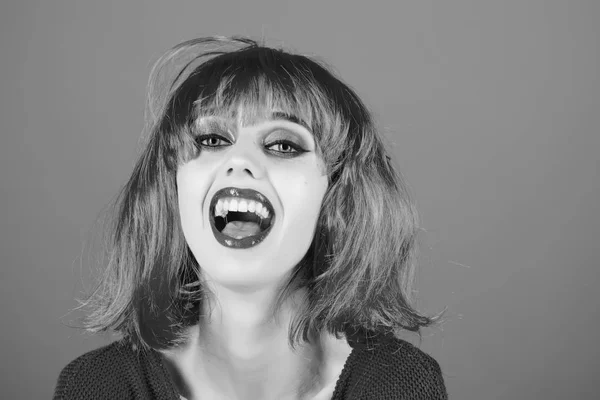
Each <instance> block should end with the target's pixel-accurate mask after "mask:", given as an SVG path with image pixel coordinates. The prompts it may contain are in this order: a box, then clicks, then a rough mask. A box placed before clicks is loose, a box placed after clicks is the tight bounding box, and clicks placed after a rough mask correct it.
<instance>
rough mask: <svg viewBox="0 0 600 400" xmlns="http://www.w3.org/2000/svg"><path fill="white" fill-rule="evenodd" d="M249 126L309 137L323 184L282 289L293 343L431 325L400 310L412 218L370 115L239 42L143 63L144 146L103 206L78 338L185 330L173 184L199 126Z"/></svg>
mask: <svg viewBox="0 0 600 400" xmlns="http://www.w3.org/2000/svg"><path fill="white" fill-rule="evenodd" d="M240 110H241V112H242V113H243V118H242V120H243V121H244V122H245V123H251V122H252V121H253V120H255V119H257V118H261V117H262V116H264V115H266V114H265V113H270V112H272V111H273V110H278V111H281V112H285V113H287V114H290V115H293V116H296V117H298V118H300V119H301V120H302V121H303V122H305V123H306V124H307V125H308V127H309V128H310V130H311V132H312V133H313V135H314V136H315V141H316V143H317V152H318V154H319V155H320V156H321V157H322V159H323V160H324V164H325V166H326V168H327V171H326V172H327V176H328V180H329V185H328V189H327V191H326V194H325V197H324V200H323V204H322V207H321V211H320V215H319V219H318V221H317V228H316V233H315V236H314V239H313V241H312V244H311V246H310V248H309V250H308V252H307V254H306V255H305V257H304V258H303V260H302V261H301V262H300V263H299V264H298V265H297V266H296V267H295V268H294V269H293V270H292V273H291V275H290V277H289V280H288V281H287V282H285V284H284V285H283V286H282V288H281V291H280V295H279V297H278V301H277V304H281V303H282V302H283V300H285V298H286V297H287V296H288V295H290V293H292V292H294V291H295V290H296V289H298V288H306V289H307V290H306V293H307V295H306V297H305V298H304V301H303V304H302V306H301V308H300V309H299V310H298V311H297V312H296V314H295V316H294V318H293V320H292V323H291V326H290V330H289V340H290V343H291V344H292V346H295V345H296V344H298V343H300V342H302V341H310V338H311V337H314V335H317V334H319V333H320V332H323V331H325V330H326V331H328V332H330V333H332V334H335V335H336V336H338V337H339V336H340V335H352V334H354V333H355V332H356V331H357V330H360V329H364V330H367V331H370V332H375V333H382V334H385V335H389V334H394V335H398V334H399V332H401V331H402V330H409V331H413V332H419V329H420V328H421V327H424V326H427V325H430V324H432V323H433V322H435V317H427V316H425V315H422V314H420V313H419V312H417V311H416V310H415V309H414V308H413V307H412V306H411V302H412V299H411V294H412V283H413V277H414V268H415V253H416V234H417V230H418V220H417V213H416V211H415V208H414V206H413V203H412V202H411V199H410V196H409V193H408V191H407V187H406V185H405V183H404V182H403V180H402V178H401V175H400V174H399V173H398V172H397V171H396V170H395V168H394V166H393V164H392V162H391V159H390V157H389V155H388V154H387V152H386V148H385V146H384V141H383V139H382V137H381V135H380V134H379V132H378V131H377V129H376V127H375V124H374V122H373V119H372V116H371V113H370V112H369V110H368V109H367V107H365V105H364V104H363V102H362V101H361V100H360V98H359V97H358V96H357V94H356V93H355V92H354V91H353V90H352V89H351V88H350V87H348V86H347V85H346V84H344V83H343V82H341V81H340V80H339V79H338V78H337V77H335V76H334V75H333V73H331V72H330V71H329V70H328V69H327V68H326V67H325V66H324V65H323V64H322V63H320V62H317V61H315V60H312V59H310V58H308V57H306V56H303V55H297V54H290V53H289V52H285V51H283V50H280V49H274V48H269V47H265V46H262V45H259V44H258V43H257V42H255V41H253V40H250V39H246V38H237V37H235V38H223V37H211V38H200V39H194V40H190V41H186V42H184V43H181V44H179V45H177V46H175V47H174V48H172V49H171V50H169V51H168V52H167V53H166V54H164V55H163V56H162V57H161V58H160V59H159V60H158V61H157V62H156V64H155V65H154V67H153V69H152V72H151V74H150V80H149V84H148V96H147V107H146V114H145V119H146V125H145V128H144V129H145V130H144V138H145V141H146V144H145V147H144V149H143V151H142V154H141V156H140V158H139V159H138V161H137V163H136V165H135V167H134V169H133V173H132V174H131V177H130V178H129V180H128V182H127V183H126V184H125V185H124V187H123V188H122V189H121V191H120V192H119V195H118V196H117V198H116V200H115V203H114V205H113V206H114V213H113V218H114V222H113V223H112V226H111V229H110V231H109V232H110V234H111V242H110V247H109V249H108V255H109V257H108V263H107V266H106V270H105V273H104V275H103V276H102V277H101V279H100V280H99V282H98V285H97V286H96V287H95V289H94V290H93V291H92V292H91V293H90V294H89V295H88V296H87V298H86V299H84V300H83V301H82V306H87V307H89V308H91V312H90V313H89V314H88V315H87V317H86V318H85V319H84V328H86V329H87V330H88V331H91V332H100V331H106V330H113V331H117V332H119V333H121V334H123V335H124V336H125V337H128V338H129V339H130V340H132V342H133V343H134V344H136V345H138V346H139V347H141V348H143V349H149V348H154V349H166V348H168V347H170V346H172V345H174V344H176V343H180V342H181V341H182V340H184V339H183V337H184V336H183V332H184V331H185V329H186V328H188V327H190V326H192V325H194V324H196V323H197V322H198V320H199V313H200V310H202V307H201V305H202V302H203V301H206V298H207V295H208V292H207V289H206V288H205V285H203V284H202V271H201V267H200V266H199V265H198V263H197V262H196V260H195V258H194V256H193V254H192V253H191V251H190V249H189V247H188V246H187V244H186V241H185V238H184V237H183V232H182V229H181V226H180V221H179V212H178V206H177V204H178V203H177V187H176V181H175V176H176V172H177V168H178V166H179V165H181V163H183V162H185V161H187V160H190V159H191V158H193V157H196V156H197V155H198V152H199V151H200V150H199V148H198V146H196V145H195V140H194V139H195V132H196V129H195V123H196V121H197V119H198V117H199V116H204V115H219V116H228V117H231V116H234V115H235V114H236V113H237V112H238V111H240Z"/></svg>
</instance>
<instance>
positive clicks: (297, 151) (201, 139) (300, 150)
mask: <svg viewBox="0 0 600 400" xmlns="http://www.w3.org/2000/svg"><path fill="white" fill-rule="evenodd" d="M211 139H216V140H219V141H221V142H224V143H226V144H221V145H218V144H216V145H209V144H207V143H203V142H205V141H207V140H211ZM196 142H197V143H198V145H199V146H200V147H202V148H203V149H205V150H207V151H218V149H219V148H221V147H227V146H231V144H232V143H231V141H229V139H226V138H224V137H223V136H220V135H216V134H214V133H213V134H208V135H201V136H199V137H198V138H197V139H196ZM277 145H279V146H281V145H287V146H289V147H290V148H291V150H292V151H280V150H273V149H271V147H273V146H277ZM265 148H266V150H267V151H268V152H269V153H272V154H276V155H278V156H281V157H288V158H289V157H296V156H299V155H300V154H302V153H306V151H307V150H304V149H303V148H302V147H300V146H299V145H298V144H296V143H294V142H292V141H290V140H285V139H280V140H276V141H274V142H271V143H269V144H268V145H267V146H265Z"/></svg>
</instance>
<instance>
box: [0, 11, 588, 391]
mask: <svg viewBox="0 0 600 400" xmlns="http://www.w3.org/2000/svg"><path fill="white" fill-rule="evenodd" d="M11 3H12V4H11ZM599 6H600V2H597V1H595V0H589V1H574V0H572V1H563V0H556V1H551V0H548V1H541V0H540V1H534V0H511V1H507V0H504V1H497V0H494V1H485V0H457V1H424V0H419V1H416V0H415V1H391V0H390V1H383V2H378V1H365V2H359V1H348V0H336V1H324V0H323V1H306V0H305V1H300V0H297V1H293V2H290V1H271V2H266V1H240V2H230V1H210V2H209V1H204V2H203V1H198V0H196V1H180V2H176V1H159V0H152V1H142V0H132V1H117V0H113V1H106V0H105V1H81V0H54V1H41V0H40V1H31V0H29V1H23V0H21V1H16V0H15V1H12V2H3V3H2V5H1V6H0V60H1V64H0V133H1V142H0V143H1V145H0V179H1V181H0V183H1V184H0V189H1V193H2V195H1V208H0V251H1V260H2V269H1V273H2V276H1V278H2V279H1V283H0V288H1V295H0V296H1V297H0V304H1V306H0V310H1V313H2V314H1V318H2V329H1V335H2V337H1V341H0V343H1V346H2V357H1V358H2V373H1V380H2V382H1V384H0V397H2V398H28V399H34V398H35V399H38V398H39V399H42V398H50V397H51V395H52V391H53V388H54V385H55V381H56V378H57V376H58V373H59V371H60V369H61V368H62V367H64V366H65V365H66V363H67V362H68V361H70V360H72V359H73V358H75V357H76V356H78V355H80V354H82V353H84V352H85V351H88V350H90V349H92V348H94V347H97V346H99V345H102V344H104V343H106V342H107V340H108V339H106V338H90V337H84V336H82V335H80V334H79V333H78V331H76V330H74V329H70V328H67V327H66V326H65V324H68V323H70V321H71V320H72V319H73V317H74V316H76V314H68V313H69V310H70V309H72V308H73V307H75V306H76V305H77V303H76V302H75V300H74V298H75V297H77V296H78V295H79V294H80V292H81V289H82V288H83V287H85V285H87V284H88V283H89V282H90V281H89V279H88V278H87V275H89V274H88V270H89V269H90V268H91V266H90V265H88V264H93V262H88V261H89V260H88V256H86V254H87V253H86V251H85V249H84V241H85V240H88V239H89V237H90V236H93V234H92V233H91V232H94V230H93V226H94V220H95V219H96V217H97V216H98V215H99V213H100V212H101V210H102V209H103V208H104V207H105V206H106V205H107V204H108V203H109V202H110V200H111V199H112V198H113V196H114V195H115V194H116V193H117V191H118V189H119V188H120V186H121V185H122V184H124V182H125V180H126V179H127V177H128V175H129V173H130V172H131V169H132V166H133V163H134V160H135V157H136V155H137V154H138V151H139V149H140V147H139V146H140V144H139V136H140V132H141V127H142V110H143V103H144V90H145V84H146V80H147V77H148V73H149V70H150V65H151V63H152V62H153V61H155V60H156V59H157V57H158V56H159V55H160V54H161V53H162V52H163V51H164V50H166V49H167V48H169V47H170V46H172V45H174V44H176V43H178V42H180V41H182V40H185V39H189V38H192V37H198V36H203V35H213V34H223V35H233V34H241V35H249V36H251V37H253V38H256V39H261V38H265V39H266V42H267V43H268V44H271V45H276V46H279V45H283V46H285V47H286V48H289V49H292V50H295V51H298V52H301V53H305V54H309V55H317V56H320V57H321V58H322V59H324V60H325V61H327V62H328V63H329V64H330V65H332V66H333V67H334V68H335V71H337V73H339V74H340V75H341V76H342V78H343V79H344V80H345V81H347V82H348V83H350V85H351V86H353V87H354V88H355V89H356V90H357V92H358V93H359V94H360V95H361V96H362V97H363V99H364V100H365V101H366V102H367V103H368V104H369V106H370V107H371V108H372V109H373V110H374V112H375V113H376V115H377V117H378V118H379V122H380V125H381V126H382V129H383V130H384V131H385V132H386V134H387V135H388V137H390V138H391V140H392V142H393V148H392V150H391V151H392V152H393V154H394V156H395V158H396V161H397V163H398V165H399V166H400V168H401V170H402V172H403V174H404V175H405V177H406V178H407V180H408V182H409V184H410V187H411V190H412V193H413V195H414V197H415V199H416V202H417V206H418V208H419V210H420V212H421V215H422V225H423V232H422V236H421V243H422V245H421V247H422V256H421V259H420V272H419V277H418V288H419V296H420V298H421V301H420V303H419V304H420V306H421V309H423V310H424V311H427V312H429V313H435V312H438V311H440V310H442V309H444V308H445V307H447V308H448V311H447V314H446V316H447V321H446V322H445V323H444V324H443V325H442V326H440V327H438V328H435V329H430V330H426V331H425V332H424V334H423V340H422V344H421V348H422V349H423V350H424V351H426V352H428V353H430V354H432V355H433V356H434V357H435V358H436V359H437V360H438V361H439V363H440V365H441V367H442V369H443V372H444V377H445V381H446V384H447V387H448V390H449V393H450V396H451V398H453V399H533V398H539V399H542V398H543V399H565V398H579V399H587V398H592V397H593V396H594V395H595V394H596V392H597V389H596V387H597V375H598V373H599V372H600V361H599V360H600V357H599V356H600V354H599V351H598V345H597V340H596V339H597V337H598V331H599V328H600V324H599V322H598V320H599V318H600V315H599V313H598V309H599V308H600V296H599V295H598V293H597V288H596V287H597V285H598V283H599V282H600V279H599V272H598V269H599V267H600V258H599V256H598V253H597V251H598V247H600V246H598V245H599V244H600V239H599V237H600V220H599V217H600V182H599V177H598V172H600V165H599V154H600V85H599V80H598V71H599V65H598V61H599V54H598V53H599V49H600V46H599V45H598V43H599V40H600V37H599V30H600V29H599V28H598V25H599V24H598V21H599V20H600V7H599Z"/></svg>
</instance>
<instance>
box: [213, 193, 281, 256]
mask: <svg viewBox="0 0 600 400" xmlns="http://www.w3.org/2000/svg"><path fill="white" fill-rule="evenodd" d="M209 213H210V215H209V220H210V225H211V228H212V231H213V234H214V235H215V238H216V239H217V241H218V242H219V243H221V244H222V245H224V246H226V247H231V248H237V249H245V248H249V247H252V246H256V245H257V244H259V243H260V242H262V241H263V240H264V239H265V238H266V237H267V235H268V234H269V232H270V231H271V228H272V226H273V223H274V222H275V210H274V209H273V205H272V204H271V202H270V201H269V200H268V199H267V198H266V197H265V196H264V195H263V194H261V193H260V192H257V191H256V190H253V189H239V188H233V187H228V188H224V189H221V190H219V191H217V192H216V193H215V195H214V196H213V198H212V200H211V202H210V208H209Z"/></svg>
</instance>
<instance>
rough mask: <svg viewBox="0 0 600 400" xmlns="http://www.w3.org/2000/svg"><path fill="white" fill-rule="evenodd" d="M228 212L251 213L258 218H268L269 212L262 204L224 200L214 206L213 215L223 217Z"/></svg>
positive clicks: (236, 199) (242, 200)
mask: <svg viewBox="0 0 600 400" xmlns="http://www.w3.org/2000/svg"><path fill="white" fill-rule="evenodd" d="M229 211H239V212H253V213H255V214H256V215H258V216H259V217H260V218H268V217H269V210H268V209H267V207H265V206H264V205H263V204H262V203H260V202H258V201H254V200H248V199H238V198H224V199H219V200H218V201H217V204H216V205H215V211H214V212H215V215H216V216H217V217H224V216H226V215H227V213H228V212H229Z"/></svg>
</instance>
